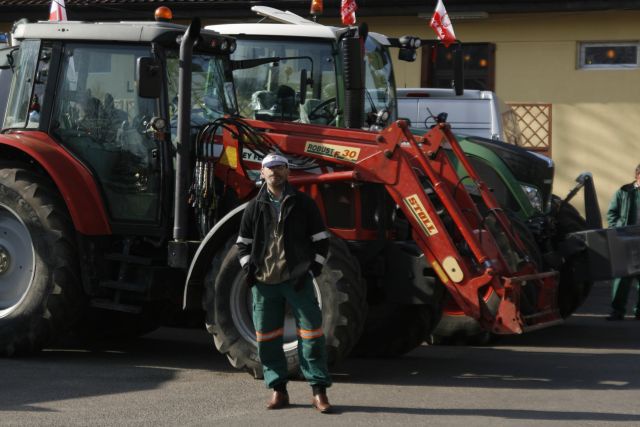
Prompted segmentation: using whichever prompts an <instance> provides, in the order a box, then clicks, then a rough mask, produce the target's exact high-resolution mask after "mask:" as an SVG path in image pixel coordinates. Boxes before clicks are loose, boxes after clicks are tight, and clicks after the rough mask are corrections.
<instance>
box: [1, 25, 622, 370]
mask: <svg viewBox="0 0 640 427" xmlns="http://www.w3.org/2000/svg"><path fill="white" fill-rule="evenodd" d="M13 37H14V40H17V41H19V46H13V47H11V48H9V49H7V50H6V51H3V52H2V54H0V58H1V59H2V62H3V64H2V65H3V66H4V67H5V68H10V69H12V70H13V80H12V86H11V92H10V96H9V100H8V105H7V112H6V115H5V119H4V125H3V131H2V134H1V135H0V158H1V159H2V160H1V167H0V353H2V354H5V355H12V354H23V353H27V352H30V351H35V350H38V349H41V348H43V347H44V346H47V345H48V344H49V343H51V342H52V340H54V339H55V338H57V337H59V336H60V335H62V334H63V333H67V332H68V331H69V330H72V331H75V332H76V333H78V334H83V335H96V334H99V335H104V334H113V335H125V334H126V335H138V334H142V333H144V332H147V331H149V330H151V329H153V328H155V327H157V326H158V325H159V324H161V323H166V322H172V323H180V322H181V321H184V317H185V316H184V315H183V313H182V311H181V309H182V308H183V305H184V307H185V308H186V309H187V312H188V313H196V314H197V313H206V320H205V321H206V324H207V328H208V329H209V331H210V332H211V333H212V334H213V338H214V342H215V344H216V347H217V348H218V349H219V350H220V351H221V352H222V353H224V354H226V355H227V356H228V357H229V360H230V361H231V363H232V364H233V365H234V366H236V367H238V368H244V369H247V370H249V371H250V372H252V373H253V374H254V375H256V376H259V375H260V374H261V372H260V365H259V363H258V361H257V355H256V347H255V331H254V330H253V325H252V322H251V317H250V312H251V309H250V299H249V294H248V292H247V289H246V287H245V286H244V285H243V284H244V280H243V277H242V274H243V273H242V271H241V269H240V266H239V263H238V261H237V258H236V255H235V247H234V246H233V242H234V241H235V236H236V234H237V230H238V225H239V221H240V218H241V216H242V212H243V208H244V204H245V202H247V201H248V200H249V199H250V198H251V197H253V196H254V195H255V194H256V192H257V188H258V187H257V185H256V179H257V165H258V164H259V163H258V162H259V160H260V159H261V157H262V156H263V155H265V154H266V153H267V152H270V151H277V152H280V153H282V154H283V155H286V156H287V157H288V158H289V160H290V163H291V165H292V167H291V168H292V173H291V182H292V183H293V184H295V185H296V186H298V187H299V188H301V189H303V190H304V191H306V192H308V194H310V195H311V196H312V197H313V198H314V199H315V200H316V202H317V203H318V205H319V206H320V209H321V211H322V213H323V215H324V219H325V221H326V223H327V225H328V227H329V229H330V230H331V232H332V233H333V235H334V237H333V238H332V241H331V249H330V253H329V256H328V260H327V264H326V267H325V269H324V271H323V273H322V275H321V276H320V277H319V278H318V279H317V280H316V290H317V294H318V298H319V300H320V303H321V306H322V310H323V316H324V324H323V327H324V330H325V333H326V334H327V345H328V348H329V355H330V358H331V360H332V361H337V360H339V359H341V358H343V357H345V356H346V355H348V354H349V353H350V352H351V350H352V349H353V348H354V346H356V345H358V346H360V347H361V348H371V346H372V345H373V344H372V343H375V345H377V346H380V347H388V348H392V350H393V351H389V352H387V353H394V354H399V353H402V352H405V351H408V350H410V349H412V348H415V347H416V346H417V345H419V344H420V343H421V342H422V341H423V340H424V339H425V338H426V336H427V335H428V334H429V333H430V332H431V330H432V329H433V327H434V326H435V324H436V323H437V321H438V319H439V317H440V315H441V312H442V307H441V306H442V303H443V294H444V289H445V288H446V289H447V290H448V293H449V294H450V295H451V296H452V297H453V298H454V299H455V302H456V303H457V305H458V306H459V307H460V308H461V309H462V310H463V311H464V313H465V314H466V315H468V316H470V317H472V318H474V319H477V320H478V321H479V322H480V323H481V324H482V325H483V326H484V327H485V328H487V329H489V330H491V331H493V332H495V333H503V334H504V333H521V332H523V331H525V330H527V329H532V328H538V327H542V326H545V325H549V324H554V323H557V322H559V321H560V319H561V315H560V313H559V311H558V290H559V287H558V273H557V271H556V270H554V269H551V268H548V267H547V264H545V263H544V262H543V260H542V258H541V256H540V254H539V253H537V247H536V246H535V245H532V244H530V239H531V236H530V234H529V231H528V229H527V228H526V227H524V228H523V227H519V226H518V225H516V224H515V223H514V222H513V221H512V218H511V217H510V216H509V215H508V214H507V212H506V211H505V210H504V209H503V208H502V207H501V206H500V205H499V204H498V203H497V202H496V200H495V198H494V196H493V195H492V192H491V191H490V189H489V188H488V186H487V185H486V184H485V183H484V182H483V180H482V179H481V178H480V177H479V176H478V174H477V173H476V172H475V169H474V167H473V166H472V164H471V163H470V162H469V161H468V159H467V157H466V156H465V155H464V153H463V152H462V150H461V148H460V146H459V144H458V142H457V141H456V139H455V137H454V136H453V135H452V134H451V132H450V130H449V127H448V125H447V124H446V123H445V122H444V121H443V120H439V123H438V125H437V126H436V127H435V128H434V129H433V130H431V131H430V132H429V133H428V134H426V135H424V136H414V135H412V134H411V132H409V131H408V129H407V127H406V124H405V123H404V122H402V121H400V122H396V123H394V124H392V125H391V126H389V127H387V128H386V129H384V130H382V131H380V132H375V131H365V130H358V129H337V128H331V127H325V126H317V125H303V124H291V123H284V122H277V121H275V122H263V121H255V120H243V119H240V118H238V117H236V116H235V113H236V111H237V106H236V102H235V92H234V85H233V79H232V71H233V69H234V68H238V67H244V66H250V65H251V64H247V63H246V61H245V62H243V61H236V62H234V61H231V60H230V59H229V53H230V52H232V51H233V49H234V40H233V39H231V38H229V37H225V36H221V35H219V34H217V33H215V32H213V31H206V30H202V31H201V30H200V25H199V22H198V21H197V20H195V21H194V22H193V23H192V24H191V25H190V26H189V27H188V28H185V27H183V26H180V25H175V24H171V23H166V22H157V23H151V22H150V23H140V22H135V23H126V22H121V23H98V24H96V23H94V24H91V23H79V22H46V23H37V24H22V25H19V26H18V27H17V29H16V30H15V32H14V34H13ZM344 43H345V47H344V52H345V55H346V57H345V60H357V59H356V58H357V56H355V55H359V52H360V44H359V43H360V40H359V39H358V38H348V39H345V41H344ZM349 55H352V56H351V57H349ZM345 84H347V86H348V87H354V88H355V87H356V86H358V82H357V81H350V82H345ZM452 159H455V161H454V160H452ZM461 170H462V171H463V173H462V174H461V173H460V171H461ZM463 184H464V185H463ZM469 187H472V188H473V191H472V192H470V190H469ZM598 233H599V234H598ZM604 234H607V233H605V232H604V231H602V230H598V231H596V232H593V233H591V232H585V233H582V234H581V233H577V234H576V235H575V236H572V237H571V238H569V239H566V242H565V243H566V244H565V245H563V246H562V247H559V249H558V251H557V254H556V255H557V256H559V257H562V256H569V255H570V256H572V257H573V259H574V260H577V261H575V262H574V265H575V266H576V269H577V270H581V271H583V272H584V273H585V274H586V273H588V272H589V271H588V269H586V268H582V269H581V267H580V266H581V264H579V262H581V261H583V262H585V263H587V262H589V255H590V254H591V253H592V252H591V251H588V250H586V249H588V248H589V247H591V246H594V245H593V244H592V243H593V242H594V241H596V240H597V239H596V238H595V237H593V236H596V237H597V236H603V235H604ZM585 236H586V237H585ZM607 236H608V234H607ZM589 239H591V240H589ZM594 239H595V240H594ZM601 240H602V239H600V240H598V242H600V241H601ZM613 240H614V239H609V241H613ZM585 242H586V244H585ZM601 258H602V257H600V259H601ZM619 261H620V262H622V261H624V260H619ZM361 265H367V266H369V267H368V268H369V269H371V270H375V271H367V276H368V277H370V278H371V277H378V278H379V280H378V281H377V282H376V281H373V280H368V281H367V282H365V281H364V280H363V279H362V277H363V272H362V271H361V267H360V266H361ZM584 265H588V264H584ZM371 266H373V267H371ZM614 267H615V268H614V269H613V270H612V269H611V268H610V269H609V270H610V271H613V272H615V273H616V274H618V273H620V267H619V265H617V264H616V265H614ZM616 268H617V269H616ZM614 270H615V271H614ZM592 277H593V276H592ZM592 277H591V278H592ZM370 292H374V293H376V294H380V295H383V296H384V298H385V301H387V302H388V303H389V304H387V305H385V307H392V309H390V312H389V313H381V312H376V313H369V314H368V315H367V298H366V294H367V293H370ZM487 295H489V297H487ZM367 316H369V317H368V318H369V319H372V318H374V319H378V320H379V321H380V322H383V323H386V324H390V323H393V324H394V325H397V327H398V329H402V331H398V334H397V336H393V337H392V336H376V337H375V340H373V337H372V336H370V335H367V334H366V333H365V334H363V332H362V330H363V327H364V325H365V319H367ZM416 318H420V320H421V321H420V322H413V320H415V319H416ZM403 322H404V323H403ZM292 323H293V320H292V319H288V325H287V328H286V336H285V350H286V353H287V354H288V355H290V358H291V369H292V372H295V371H297V362H296V357H297V356H296V340H295V336H294V333H293V329H294V328H293V324H292Z"/></svg>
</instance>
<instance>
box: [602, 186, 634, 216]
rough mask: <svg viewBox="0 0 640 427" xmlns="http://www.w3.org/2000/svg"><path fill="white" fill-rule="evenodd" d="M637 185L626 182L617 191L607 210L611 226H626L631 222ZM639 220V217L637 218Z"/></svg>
mask: <svg viewBox="0 0 640 427" xmlns="http://www.w3.org/2000/svg"><path fill="white" fill-rule="evenodd" d="M635 192H636V187H635V185H634V183H633V182H632V183H630V184H625V185H623V186H622V187H620V188H619V189H618V191H616V194H614V196H613V199H612V200H611V203H610V204H609V210H607V222H608V223H609V227H624V226H625V225H632V224H629V217H630V213H631V212H630V210H631V207H632V206H634V201H635V200H634V199H633V198H634V197H635ZM636 222H638V218H636Z"/></svg>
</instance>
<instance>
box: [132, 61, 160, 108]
mask: <svg viewBox="0 0 640 427" xmlns="http://www.w3.org/2000/svg"><path fill="white" fill-rule="evenodd" d="M160 70H161V67H160V62H159V61H158V60H156V59H154V58H150V57H142V58H138V61H137V62H136V75H137V77H138V96H140V97H141V98H160V94H161V92H162V73H161V72H160Z"/></svg>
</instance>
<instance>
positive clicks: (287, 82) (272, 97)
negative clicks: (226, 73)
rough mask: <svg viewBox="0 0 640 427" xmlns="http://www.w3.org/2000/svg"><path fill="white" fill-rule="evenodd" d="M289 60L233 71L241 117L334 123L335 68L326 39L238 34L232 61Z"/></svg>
mask: <svg viewBox="0 0 640 427" xmlns="http://www.w3.org/2000/svg"><path fill="white" fill-rule="evenodd" d="M268 57H279V58H287V57H288V58H290V59H282V60H281V61H279V62H277V63H268V64H263V65H259V66H256V67H252V68H247V69H240V70H235V71H234V73H233V76H234V79H235V82H236V90H237V95H238V106H239V112H240V115H241V116H242V117H249V118H254V119H259V120H286V121H297V122H302V123H314V124H330V125H335V124H336V123H337V119H338V117H337V115H338V101H339V100H337V98H336V69H335V68H336V66H335V61H334V59H333V45H332V43H329V42H326V41H322V40H320V41H315V40H309V41H303V42H300V41H290V40H286V43H285V41H280V40H261V39H258V40H255V39H243V38H238V40H237V48H236V51H235V52H234V53H233V55H232V59H233V60H246V59H257V58H268ZM302 70H306V73H307V76H308V83H307V85H306V87H305V91H306V92H305V102H304V103H303V104H302V105H301V104H300V80H301V78H300V76H301V72H302Z"/></svg>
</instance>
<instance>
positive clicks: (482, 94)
mask: <svg viewBox="0 0 640 427" xmlns="http://www.w3.org/2000/svg"><path fill="white" fill-rule="evenodd" d="M440 113H447V114H448V117H447V122H449V123H450V124H451V128H452V129H453V130H454V132H455V133H458V134H461V135H473V136H481V137H484V138H489V139H498V140H500V141H504V142H508V143H510V144H514V145H521V137H522V136H521V133H520V127H519V126H518V118H517V116H516V114H515V112H514V111H513V110H512V109H511V107H509V106H508V105H506V104H505V103H504V102H502V100H501V99H500V98H498V96H497V95H496V94H495V93H493V92H491V91H487V90H471V89H465V90H464V94H463V95H461V96H456V94H455V93H454V91H453V89H434V88H404V89H398V117H399V118H405V119H409V120H410V121H411V126H412V127H413V128H415V129H429V128H431V126H433V125H434V124H435V118H434V116H437V115H438V114H440Z"/></svg>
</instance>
